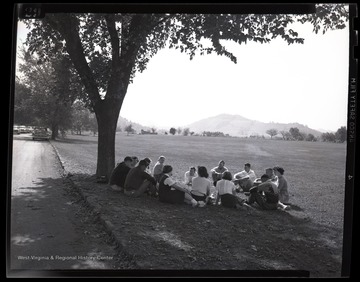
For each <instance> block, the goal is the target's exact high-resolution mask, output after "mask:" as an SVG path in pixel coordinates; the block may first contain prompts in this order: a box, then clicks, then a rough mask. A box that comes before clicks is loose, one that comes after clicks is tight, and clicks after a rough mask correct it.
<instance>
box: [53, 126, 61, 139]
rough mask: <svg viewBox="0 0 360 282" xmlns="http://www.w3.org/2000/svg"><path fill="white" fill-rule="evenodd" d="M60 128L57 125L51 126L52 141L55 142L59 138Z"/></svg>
mask: <svg viewBox="0 0 360 282" xmlns="http://www.w3.org/2000/svg"><path fill="white" fill-rule="evenodd" d="M58 130H59V126H58V125H57V124H53V125H52V126H51V140H55V139H56V137H58V135H59V134H58V133H59V131H58Z"/></svg>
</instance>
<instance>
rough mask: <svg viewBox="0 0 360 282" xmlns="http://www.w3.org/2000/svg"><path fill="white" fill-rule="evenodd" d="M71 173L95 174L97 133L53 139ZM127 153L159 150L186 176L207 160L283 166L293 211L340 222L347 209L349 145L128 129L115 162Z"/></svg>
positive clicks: (236, 166)
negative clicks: (136, 132) (130, 132)
mask: <svg viewBox="0 0 360 282" xmlns="http://www.w3.org/2000/svg"><path fill="white" fill-rule="evenodd" d="M54 145H55V146H56V147H57V148H58V150H59V152H60V154H61V156H62V157H63V158H64V159H65V161H66V162H67V163H68V164H69V165H70V167H72V168H73V169H74V171H71V172H72V173H88V174H94V173H95V171H96V156H97V137H94V136H75V135H69V136H68V137H67V138H66V139H62V140H58V141H55V142H54ZM126 155H130V156H132V155H136V156H138V157H139V159H142V158H145V157H149V158H151V159H152V160H153V163H152V165H151V168H152V166H153V165H154V164H155V162H156V160H157V158H158V157H159V156H160V155H164V156H165V157H166V162H165V163H166V164H170V165H172V166H173V168H174V176H175V177H176V178H177V179H179V180H183V175H184V173H185V171H186V170H187V169H188V167H189V166H192V165H194V166H198V165H204V166H206V167H207V168H208V170H210V169H211V168H213V167H215V166H216V165H217V163H218V161H219V160H224V161H225V166H226V167H227V168H228V169H229V170H230V171H231V172H232V173H233V174H234V173H235V172H238V171H240V170H243V166H244V164H245V163H246V162H249V163H251V165H252V168H253V170H254V171H255V173H256V175H257V176H261V174H263V173H264V172H265V169H266V168H267V167H273V166H275V165H280V166H282V167H283V168H284V169H285V174H284V175H285V177H286V178H287V181H288V184H289V194H290V202H291V204H292V205H293V206H294V207H297V209H295V210H294V211H293V213H295V214H296V213H298V216H299V217H310V218H312V219H313V220H315V221H316V222H318V223H320V224H325V225H328V226H333V227H336V228H342V224H343V211H344V188H345V163H346V145H345V144H333V143H323V142H297V141H282V140H253V139H242V138H225V137H224V138H222V137H199V136H171V135H129V136H128V135H126V134H125V133H118V135H117V137H116V162H120V161H122V160H123V158H124V157H125V156H126Z"/></svg>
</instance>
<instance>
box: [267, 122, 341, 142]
mask: <svg viewBox="0 0 360 282" xmlns="http://www.w3.org/2000/svg"><path fill="white" fill-rule="evenodd" d="M266 133H267V134H269V135H270V138H271V139H272V138H273V137H274V136H276V135H278V134H281V135H282V139H283V140H290V141H291V140H296V141H311V142H316V141H320V140H321V141H323V142H334V143H335V142H336V143H343V142H345V141H346V134H347V130H346V127H345V126H342V127H340V128H339V129H338V130H337V131H336V133H329V132H326V133H323V134H321V136H320V140H319V137H316V136H314V135H313V134H311V133H309V134H307V133H305V132H301V131H300V130H299V128H297V127H291V128H290V129H289V131H285V130H281V131H278V130H277V129H274V128H272V129H269V130H267V131H266Z"/></svg>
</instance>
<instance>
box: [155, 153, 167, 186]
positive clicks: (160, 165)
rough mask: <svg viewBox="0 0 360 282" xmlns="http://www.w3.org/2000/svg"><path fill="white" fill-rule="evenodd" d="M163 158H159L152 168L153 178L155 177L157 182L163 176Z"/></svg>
mask: <svg viewBox="0 0 360 282" xmlns="http://www.w3.org/2000/svg"><path fill="white" fill-rule="evenodd" d="M164 162H165V157H164V156H160V157H159V159H158V161H157V162H156V164H155V165H154V168H153V176H154V177H155V179H156V181H157V182H159V181H160V178H161V176H162V175H163V167H164Z"/></svg>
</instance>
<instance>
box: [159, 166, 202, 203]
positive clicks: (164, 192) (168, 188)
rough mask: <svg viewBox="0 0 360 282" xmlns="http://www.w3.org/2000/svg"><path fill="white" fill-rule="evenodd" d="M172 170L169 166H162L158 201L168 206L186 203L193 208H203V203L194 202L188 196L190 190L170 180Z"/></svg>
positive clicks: (189, 195)
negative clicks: (168, 204)
mask: <svg viewBox="0 0 360 282" xmlns="http://www.w3.org/2000/svg"><path fill="white" fill-rule="evenodd" d="M172 171H173V168H172V166H171V165H164V168H163V176H162V177H161V179H160V182H159V201H160V202H163V203H170V204H180V203H184V202H185V203H187V204H191V205H192V206H193V207H203V206H205V203H204V202H198V201H196V200H195V199H194V198H193V197H192V196H191V194H190V189H189V188H188V187H187V186H186V185H183V184H181V183H178V182H176V181H175V180H174V179H173V178H172Z"/></svg>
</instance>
